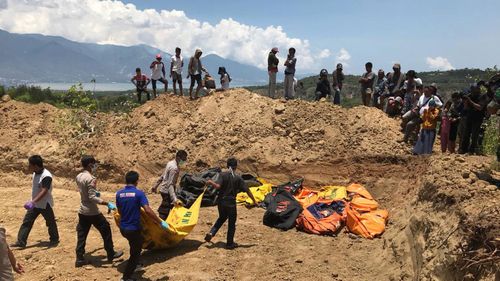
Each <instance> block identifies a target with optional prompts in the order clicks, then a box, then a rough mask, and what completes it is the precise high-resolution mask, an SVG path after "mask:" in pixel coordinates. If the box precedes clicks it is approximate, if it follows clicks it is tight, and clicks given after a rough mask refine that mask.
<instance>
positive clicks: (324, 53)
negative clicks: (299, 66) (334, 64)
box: [315, 49, 332, 59]
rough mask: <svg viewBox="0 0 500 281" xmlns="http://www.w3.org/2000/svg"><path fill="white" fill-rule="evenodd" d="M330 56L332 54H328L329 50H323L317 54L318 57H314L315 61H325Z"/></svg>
mask: <svg viewBox="0 0 500 281" xmlns="http://www.w3.org/2000/svg"><path fill="white" fill-rule="evenodd" d="M331 55H332V52H330V50H328V49H323V50H321V52H319V53H318V55H316V56H315V57H316V58H317V59H326V58H329V57H330V56H331Z"/></svg>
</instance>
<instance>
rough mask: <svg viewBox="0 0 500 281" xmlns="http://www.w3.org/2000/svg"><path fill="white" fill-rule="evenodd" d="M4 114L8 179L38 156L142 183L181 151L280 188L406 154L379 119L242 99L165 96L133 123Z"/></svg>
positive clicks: (195, 165) (21, 108) (197, 161)
mask: <svg viewBox="0 0 500 281" xmlns="http://www.w3.org/2000/svg"><path fill="white" fill-rule="evenodd" d="M0 113H1V114H2V119H3V120H5V121H2V123H3V124H4V125H3V126H2V128H1V129H0V133H1V135H2V137H1V139H0V140H1V143H2V144H1V146H0V149H2V151H4V152H5V153H7V154H8V157H7V158H6V159H2V160H1V161H5V162H6V163H7V167H10V170H12V169H14V168H20V163H25V158H26V156H27V155H29V154H31V153H40V154H41V155H43V156H45V157H46V158H47V163H49V166H50V167H51V168H52V169H53V170H54V172H55V173H56V174H60V175H61V176H64V175H65V174H66V173H67V172H69V171H71V170H74V168H75V167H78V159H79V157H80V155H81V154H84V153H88V154H93V155H96V156H97V157H98V158H99V159H100V160H102V161H103V163H104V165H103V168H104V171H105V172H104V173H103V175H101V176H103V177H105V179H106V180H113V179H114V180H116V181H119V180H121V176H120V175H122V174H123V172H125V171H126V170H128V169H136V170H139V171H140V172H141V173H142V174H143V175H145V176H146V177H147V178H149V177H150V176H153V175H157V174H159V173H160V170H161V169H162V168H163V166H164V165H165V162H166V160H168V159H170V158H171V157H172V156H173V154H174V153H175V151H176V150H177V149H180V148H183V149H186V150H187V151H188V152H189V155H190V156H189V164H190V166H188V169H202V168H206V167H209V166H214V165H223V162H224V161H225V159H227V158H228V157H229V156H236V157H237V158H238V159H240V160H241V166H242V167H244V168H245V169H247V170H250V171H253V172H254V173H256V174H259V175H261V176H265V177H272V178H271V179H276V180H288V178H287V177H293V176H299V175H298V174H290V173H289V172H288V171H292V170H298V171H300V170H302V171H305V170H307V167H308V166H310V165H318V164H319V163H325V164H326V163H331V162H335V161H341V162H344V163H346V162H352V161H350V159H355V157H357V156H360V157H361V156H363V157H368V156H370V155H385V156H390V155H393V156H397V155H402V154H403V153H404V150H403V149H402V148H401V147H400V146H398V145H397V143H396V139H397V138H398V137H399V133H398V127H397V122H396V121H395V120H393V119H390V118H388V117H386V116H385V115H384V114H383V113H382V112H380V111H379V110H376V109H373V108H365V107H358V108H354V109H344V108H341V107H338V106H333V105H332V104H330V103H311V102H306V101H299V100H297V101H288V102H283V101H279V100H271V99H268V98H266V97H262V96H259V95H257V94H254V93H251V92H248V91H246V90H241V89H237V90H232V91H228V92H224V93H218V94H215V95H212V96H208V97H204V98H202V99H200V100H197V101H195V102H190V101H188V100H187V99H186V98H181V97H173V96H166V95H163V96H161V97H160V98H158V99H156V100H154V101H150V102H148V103H146V104H145V105H143V106H141V107H139V108H137V109H136V110H134V111H133V112H131V113H130V114H99V115H88V114H86V113H83V112H81V111H70V110H59V109H57V108H54V107H52V106H49V105H45V104H40V105H27V104H23V103H19V102H14V101H11V102H8V103H4V104H0ZM12 135H14V136H17V138H11V137H10V136H12ZM353 161H354V162H355V160H353ZM4 167H5V165H4ZM3 169H5V168H3ZM280 170H287V173H286V174H285V173H279V172H278V171H280ZM277 172H278V173H277ZM303 176H306V180H311V182H310V184H316V183H317V180H315V177H310V179H308V178H307V176H308V175H303ZM71 177H72V176H71ZM320 181H321V180H320Z"/></svg>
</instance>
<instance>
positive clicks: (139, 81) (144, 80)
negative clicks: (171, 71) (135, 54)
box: [130, 67, 151, 103]
mask: <svg viewBox="0 0 500 281" xmlns="http://www.w3.org/2000/svg"><path fill="white" fill-rule="evenodd" d="M130 81H131V82H132V84H134V85H135V87H136V90H137V101H138V102H139V103H141V96H142V93H146V95H147V97H148V100H150V99H151V96H150V95H149V91H148V84H149V82H150V81H151V80H150V79H149V78H148V77H147V76H146V75H144V74H142V73H141V69H140V68H139V67H138V68H136V69H135V76H134V77H132V79H130Z"/></svg>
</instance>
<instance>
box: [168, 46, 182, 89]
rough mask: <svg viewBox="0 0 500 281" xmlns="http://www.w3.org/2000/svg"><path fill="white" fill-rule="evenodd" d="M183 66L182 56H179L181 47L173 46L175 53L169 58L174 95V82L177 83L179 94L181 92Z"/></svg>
mask: <svg viewBox="0 0 500 281" xmlns="http://www.w3.org/2000/svg"><path fill="white" fill-rule="evenodd" d="M183 67H184V58H183V57H182V56H181V48H179V47H177V48H175V55H174V56H172V58H171V60H170V77H172V83H173V85H174V95H177V89H176V86H175V84H176V83H177V84H179V90H180V96H181V97H182V96H183V95H184V94H183V93H182V68H183Z"/></svg>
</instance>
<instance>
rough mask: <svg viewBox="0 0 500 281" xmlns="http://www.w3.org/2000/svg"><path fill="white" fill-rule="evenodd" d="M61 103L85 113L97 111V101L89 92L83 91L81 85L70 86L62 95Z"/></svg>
mask: <svg viewBox="0 0 500 281" xmlns="http://www.w3.org/2000/svg"><path fill="white" fill-rule="evenodd" d="M62 102H63V103H64V104H65V105H66V106H68V107H71V108H81V109H84V110H87V111H95V110H96V109H97V100H96V99H94V98H93V97H92V95H91V94H90V93H89V92H85V91H84V90H83V86H82V83H78V84H76V85H73V86H71V88H69V90H68V91H67V92H66V93H64V94H62Z"/></svg>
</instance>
